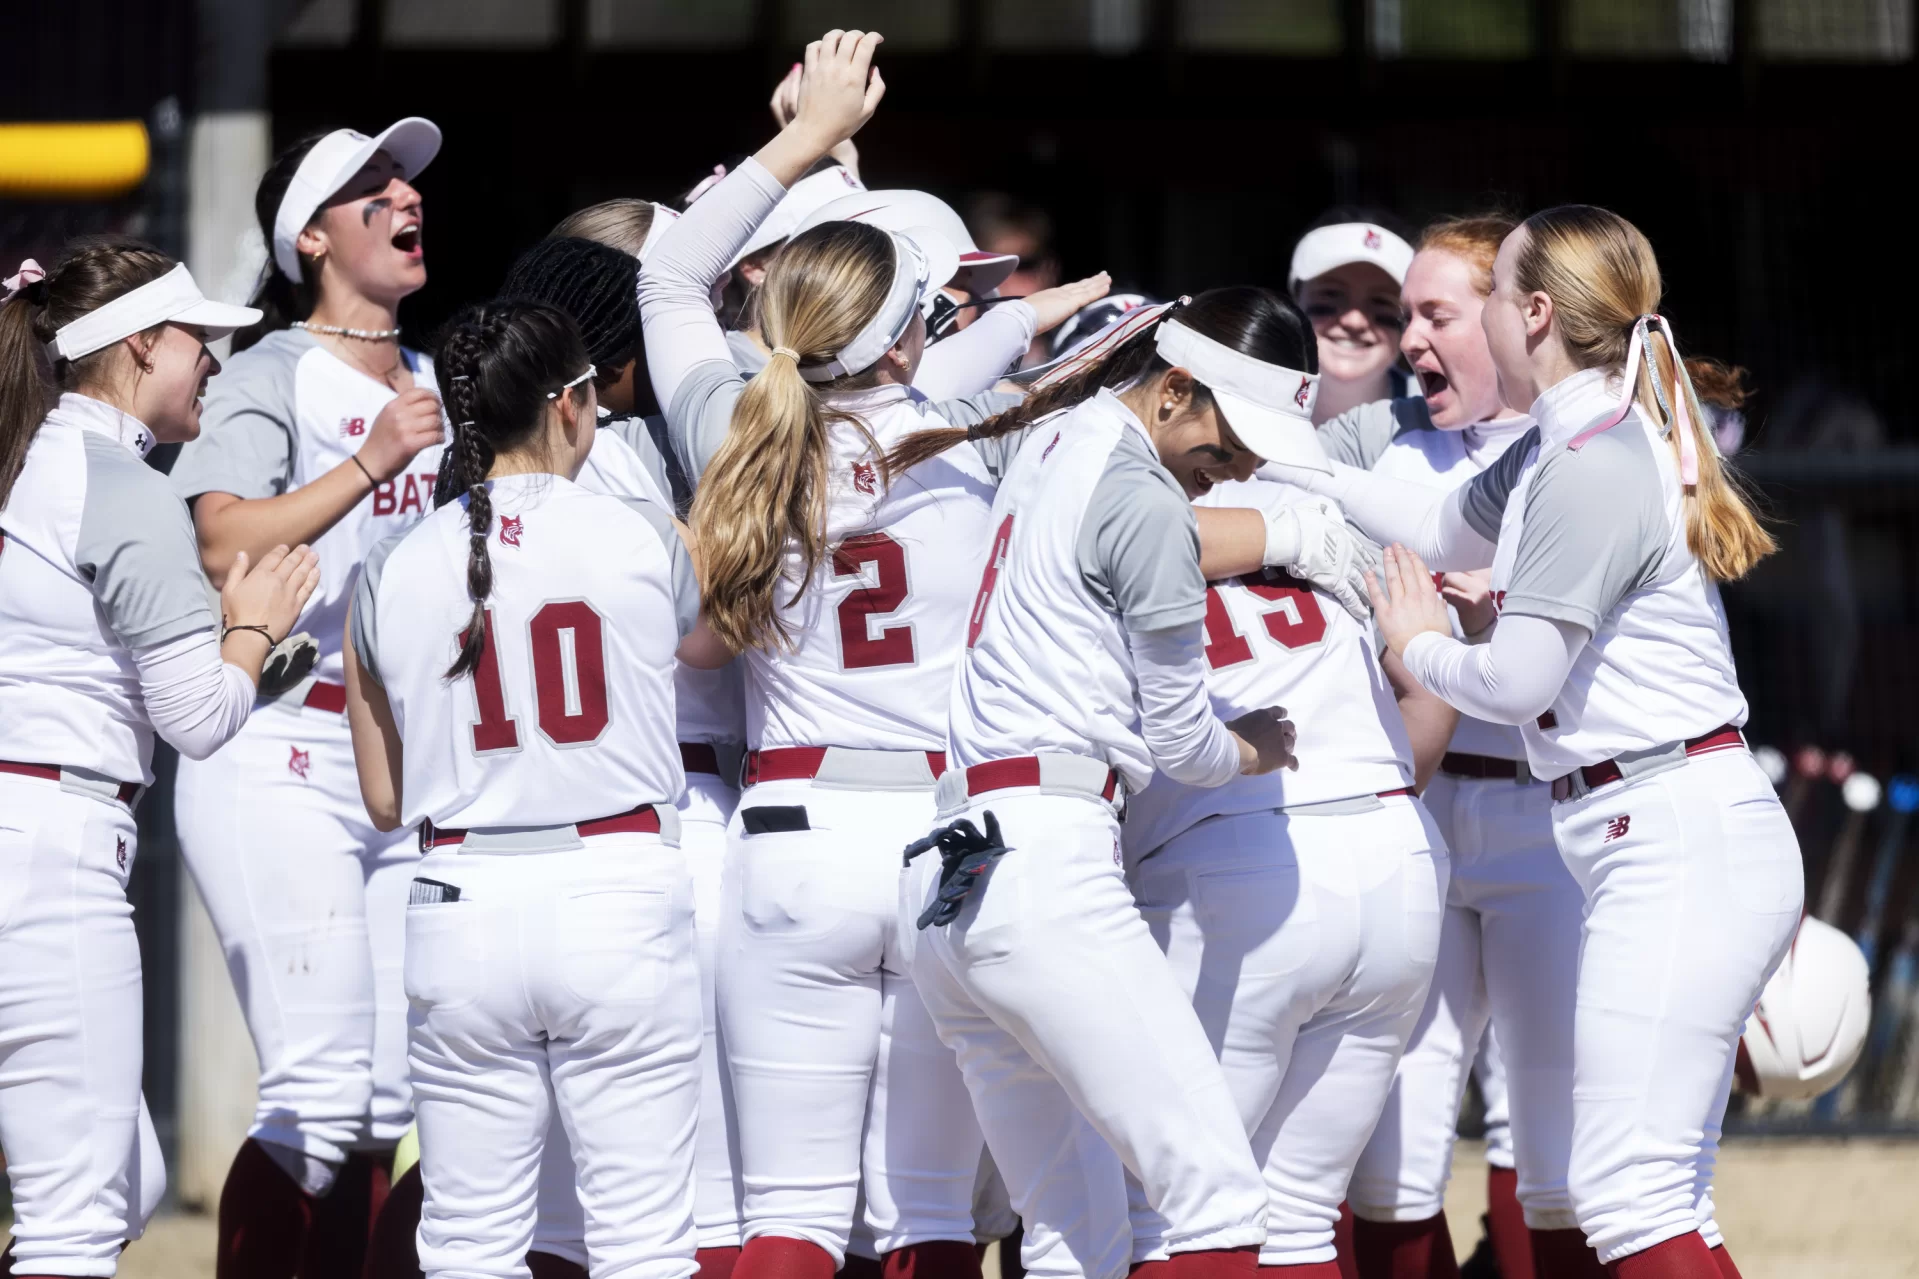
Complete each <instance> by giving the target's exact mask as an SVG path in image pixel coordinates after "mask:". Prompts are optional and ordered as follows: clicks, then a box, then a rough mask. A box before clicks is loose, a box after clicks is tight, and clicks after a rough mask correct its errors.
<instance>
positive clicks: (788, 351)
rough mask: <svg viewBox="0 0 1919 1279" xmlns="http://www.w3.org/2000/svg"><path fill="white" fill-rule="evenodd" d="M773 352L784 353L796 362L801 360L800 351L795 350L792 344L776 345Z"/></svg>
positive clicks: (776, 353)
mask: <svg viewBox="0 0 1919 1279" xmlns="http://www.w3.org/2000/svg"><path fill="white" fill-rule="evenodd" d="M773 354H775V355H784V356H785V357H786V358H787V359H789V360H791V361H793V363H795V364H798V363H799V362H800V353H799V352H798V351H795V350H794V349H793V348H792V347H790V346H776V347H774V348H773Z"/></svg>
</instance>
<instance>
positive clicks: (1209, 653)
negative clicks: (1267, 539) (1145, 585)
mask: <svg viewBox="0 0 1919 1279" xmlns="http://www.w3.org/2000/svg"><path fill="white" fill-rule="evenodd" d="M1287 580H1288V581H1290V579H1287ZM1246 589H1247V590H1248V591H1250V592H1252V593H1253V595H1255V596H1256V597H1258V598H1259V599H1263V600H1266V601H1268V602H1270V603H1273V604H1277V605H1278V607H1277V608H1273V609H1269V610H1267V611H1266V612H1265V613H1264V614H1263V615H1262V617H1261V619H1260V620H1261V621H1263V622H1264V623H1265V624H1266V633H1267V634H1268V635H1270V636H1272V637H1273V638H1274V639H1276V640H1278V641H1279V642H1280V644H1282V645H1283V646H1285V647H1286V648H1307V647H1309V646H1311V645H1313V644H1317V643H1319V642H1320V641H1321V640H1323V639H1325V638H1326V614H1325V612H1324V611H1322V610H1321V609H1320V607H1319V599H1318V597H1317V596H1315V595H1314V594H1313V592H1312V590H1311V588H1309V587H1304V586H1292V585H1279V584H1277V583H1274V582H1271V581H1267V582H1260V583H1257V584H1255V583H1247V584H1246ZM1252 660H1253V646H1252V645H1251V644H1250V643H1248V642H1247V639H1246V637H1245V636H1244V635H1241V634H1240V633H1239V632H1238V631H1237V630H1235V629H1234V627H1233V618H1232V614H1231V613H1229V612H1227V611H1226V601H1225V600H1224V599H1221V598H1220V594H1219V588H1218V587H1216V586H1209V587H1207V588H1206V665H1207V668H1208V669H1210V670H1215V671H1217V670H1224V669H1225V668H1226V667H1228V666H1239V665H1241V664H1242V663H1245V662H1250V661H1252Z"/></svg>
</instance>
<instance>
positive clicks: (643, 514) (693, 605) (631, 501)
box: [617, 497, 700, 639]
mask: <svg viewBox="0 0 1919 1279" xmlns="http://www.w3.org/2000/svg"><path fill="white" fill-rule="evenodd" d="M617 500H618V501H621V502H624V503H626V506H627V509H629V510H631V511H632V512H633V513H634V514H635V515H637V516H639V517H640V518H641V519H643V520H645V521H646V522H647V523H648V524H650V525H652V527H653V531H654V532H655V533H657V534H659V538H660V545H661V547H662V548H663V549H664V550H665V551H666V559H667V563H668V565H669V566H670V571H671V573H672V577H673V616H674V620H675V621H677V622H678V623H679V628H680V638H681V639H685V638H686V637H687V636H688V635H690V634H692V632H693V628H694V627H695V626H698V625H699V624H700V579H699V575H698V574H697V573H695V572H694V571H693V557H692V556H691V555H689V554H687V550H686V543H685V542H683V541H681V540H680V531H679V530H678V529H676V528H674V527H673V516H672V514H671V513H670V512H668V511H666V510H665V509H663V508H662V507H661V506H660V505H659V503H657V502H649V501H647V500H646V499H645V498H643V497H622V498H619V499H617Z"/></svg>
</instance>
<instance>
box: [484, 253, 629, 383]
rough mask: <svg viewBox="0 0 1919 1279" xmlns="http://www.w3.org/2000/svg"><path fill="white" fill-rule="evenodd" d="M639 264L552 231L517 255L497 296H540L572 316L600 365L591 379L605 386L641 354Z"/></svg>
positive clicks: (589, 352)
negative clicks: (547, 236)
mask: <svg viewBox="0 0 1919 1279" xmlns="http://www.w3.org/2000/svg"><path fill="white" fill-rule="evenodd" d="M639 269H640V268H639V263H638V262H637V261H636V260H634V258H633V257H632V256H631V255H629V254H625V253H622V252H620V251H619V250H618V249H615V248H610V247H608V246H607V245H604V244H598V243H595V242H594V241H592V240H586V239H579V238H575V237H572V236H551V237H549V238H547V239H544V240H542V241H540V242H539V243H538V244H536V245H534V246H533V247H532V248H530V249H528V250H527V251H526V252H525V253H522V254H521V255H520V257H519V260H518V261H516V262H515V263H514V264H513V266H512V268H511V269H510V270H508V271H507V273H506V281H505V282H504V283H503V284H501V285H500V296H501V297H503V298H521V299H524V300H526V301H529V302H544V303H546V304H547V305H548V306H552V307H558V308H559V309H560V310H562V311H564V312H566V313H567V314H568V315H570V316H572V317H573V322H574V323H575V324H577V325H579V326H580V337H581V338H582V339H584V340H585V342H586V358H587V359H589V360H591V361H593V363H594V365H595V366H597V367H598V369H599V371H600V372H599V376H598V377H596V378H595V379H594V385H595V386H596V387H598V388H599V389H600V390H602V391H604V390H605V389H606V388H607V387H609V386H611V385H612V384H613V383H615V382H617V381H618V380H619V378H620V371H621V370H622V369H624V368H625V367H626V365H627V364H628V363H630V362H631V361H632V360H634V359H635V358H636V357H638V356H639V354H640V302H639V293H638V283H639ZM635 389H636V390H637V389H638V388H637V387H636V388H635Z"/></svg>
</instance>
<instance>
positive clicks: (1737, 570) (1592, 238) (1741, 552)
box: [1514, 204, 1778, 582]
mask: <svg viewBox="0 0 1919 1279" xmlns="http://www.w3.org/2000/svg"><path fill="white" fill-rule="evenodd" d="M1524 226H1525V228H1526V242H1525V244H1524V246H1523V247H1521V248H1520V250H1519V254H1518V261H1517V263H1516V271H1515V278H1514V283H1515V284H1516V285H1517V287H1518V290H1519V292H1521V293H1522V294H1530V293H1544V294H1546V295H1547V296H1548V297H1550V298H1551V299H1552V303H1553V316H1554V321H1553V322H1554V325H1555V327H1556V328H1557V329H1558V332H1559V337H1560V340H1561V341H1562V342H1564V343H1565V346H1566V351H1567V353H1568V354H1569V355H1570V356H1571V357H1572V359H1573V362H1574V363H1575V364H1577V365H1578V366H1579V367H1580V368H1582V369H1595V368H1600V369H1608V370H1612V371H1615V372H1616V371H1619V370H1621V369H1623V368H1624V367H1625V366H1626V365H1627V364H1628V363H1629V360H1628V357H1629V356H1630V355H1632V349H1631V348H1632V343H1633V342H1634V341H1636V340H1637V339H1636V338H1635V336H1634V334H1635V331H1636V329H1637V326H1638V323H1639V318H1640V317H1641V316H1650V315H1652V314H1654V313H1656V312H1657V311H1658V309H1659V298H1660V294H1661V293H1662V292H1663V285H1662V283H1661V280H1660V274H1659V262H1658V259H1656V258H1655V257H1654V256H1653V251H1652V244H1651V242H1650V241H1648V240H1647V239H1646V237H1645V235H1644V234H1643V233H1641V231H1640V230H1639V228H1638V227H1636V226H1634V225H1633V224H1632V223H1630V222H1628V221H1626V219H1624V218H1622V217H1620V216H1619V215H1618V214H1617V213H1613V212H1611V211H1609V210H1606V209H1601V208H1596V207H1594V206H1592V205H1587V204H1568V205H1561V206H1559V207H1558V208H1554V209H1547V210H1545V211H1544V212H1541V213H1535V214H1533V215H1532V216H1531V217H1529V218H1527V219H1526V221H1525V223H1524ZM1647 332H1648V333H1649V334H1651V333H1656V334H1657V335H1658V340H1657V341H1652V342H1650V346H1651V351H1650V352H1649V357H1650V358H1648V359H1647V360H1645V361H1642V362H1638V363H1639V364H1640V368H1639V374H1638V378H1639V385H1638V388H1637V391H1636V396H1637V400H1638V403H1639V407H1640V409H1641V411H1642V412H1644V413H1645V414H1646V416H1647V418H1648V419H1649V420H1651V421H1653V422H1657V423H1659V424H1661V425H1662V426H1664V427H1666V428H1667V430H1666V441H1667V443H1668V445H1669V446H1670V447H1671V448H1672V450H1673V455H1674V460H1675V462H1677V461H1678V460H1679V459H1680V458H1681V457H1683V456H1684V454H1683V451H1682V448H1681V445H1682V437H1681V434H1680V431H1681V427H1682V424H1681V421H1680V420H1679V414H1678V412H1677V407H1678V406H1677V405H1670V404H1662V402H1661V400H1662V396H1663V395H1664V394H1665V390H1664V388H1667V387H1671V388H1673V390H1672V393H1673V394H1676V395H1681V396H1684V397H1685V403H1686V408H1687V413H1686V415H1685V416H1686V418H1687V420H1688V421H1689V423H1690V429H1691V431H1692V432H1693V439H1692V444H1693V449H1694V451H1695V452H1696V453H1697V465H1698V480H1697V482H1696V483H1694V484H1691V485H1688V486H1686V490H1685V499H1684V500H1685V512H1686V545H1687V547H1688V548H1689V549H1690V550H1691V551H1692V553H1693V556H1694V558H1696V559H1697V560H1698V561H1699V566H1700V569H1701V570H1702V571H1703V572H1704V573H1705V574H1706V576H1708V577H1709V578H1711V579H1712V580H1713V581H1716V582H1730V581H1736V580H1738V579H1739V578H1741V577H1744V576H1745V575H1746V574H1747V573H1749V572H1751V571H1752V568H1753V566H1754V565H1756V564H1757V563H1758V562H1759V561H1760V560H1762V559H1764V558H1765V557H1766V556H1768V555H1770V554H1772V552H1773V551H1775V550H1776V549H1778V547H1777V544H1776V543H1774V541H1773V539H1772V536H1771V534H1769V533H1767V532H1766V530H1765V529H1764V528H1763V527H1762V526H1761V525H1760V523H1759V519H1758V517H1757V516H1755V515H1754V514H1753V512H1752V508H1751V506H1750V505H1749V503H1748V500H1747V498H1746V496H1745V494H1744V493H1743V492H1742V491H1741V489H1740V486H1739V484H1738V482H1737V481H1736V480H1735V479H1734V477H1733V476H1732V475H1731V473H1730V472H1728V471H1727V469H1726V467H1725V464H1724V463H1723V462H1722V461H1721V460H1720V457H1719V452H1718V449H1717V448H1716V447H1715V446H1714V444H1713V440H1712V436H1711V428H1710V427H1709V425H1708V423H1709V422H1710V419H1709V418H1708V417H1707V416H1706V415H1705V413H1704V412H1703V411H1702V407H1701V404H1700V402H1699V397H1698V395H1697V393H1696V392H1695V390H1694V388H1693V385H1692V381H1691V378H1690V377H1689V376H1688V375H1687V374H1686V373H1685V371H1684V369H1683V366H1680V365H1676V364H1675V357H1676V355H1677V352H1676V351H1674V349H1673V346H1672V340H1671V332H1670V330H1669V329H1667V328H1666V327H1665V326H1663V325H1656V326H1651V327H1650V328H1649V329H1648V330H1647ZM1733 385H1735V387H1736V382H1734V383H1733Z"/></svg>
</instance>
